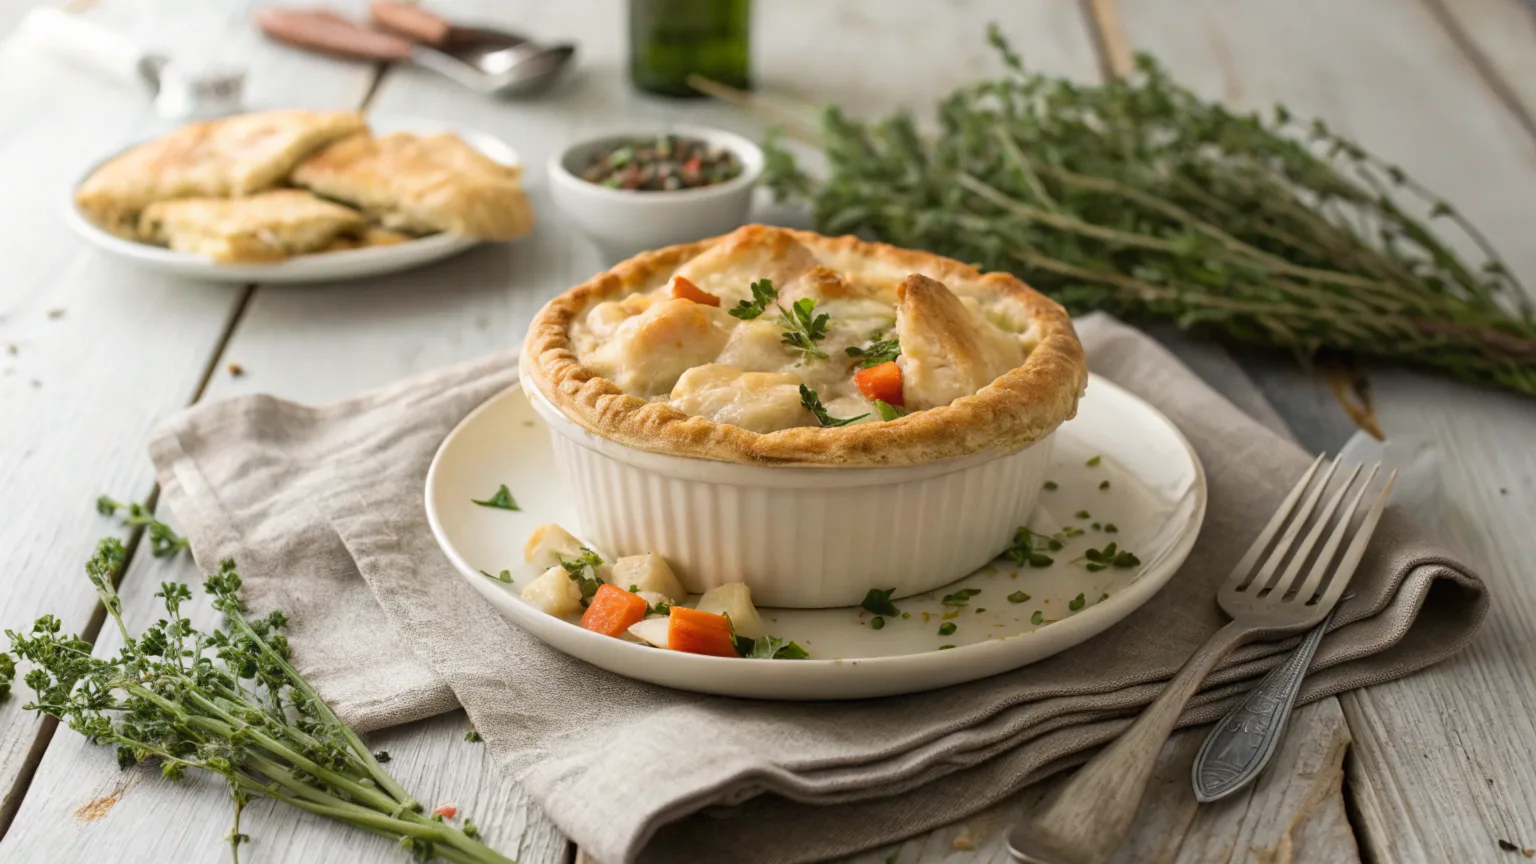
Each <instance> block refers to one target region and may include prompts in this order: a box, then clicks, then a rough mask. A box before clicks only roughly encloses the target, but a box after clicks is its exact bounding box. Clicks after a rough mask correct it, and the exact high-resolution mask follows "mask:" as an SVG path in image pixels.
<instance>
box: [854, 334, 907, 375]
mask: <svg viewBox="0 0 1536 864" xmlns="http://www.w3.org/2000/svg"><path fill="white" fill-rule="evenodd" d="M844 350H845V351H846V352H847V354H848V356H849V357H858V358H859V368H860V369H871V368H873V367H875V366H879V365H880V364H881V363H889V362H891V361H892V360H895V359H896V358H897V357H900V356H901V341H900V340H898V339H897V338H896V337H895V336H892V337H890V338H889V339H876V340H875V341H873V342H871V343H869V347H867V348H859V347H857V346H854V345H850V346H848V347H847V348H846V349H844Z"/></svg>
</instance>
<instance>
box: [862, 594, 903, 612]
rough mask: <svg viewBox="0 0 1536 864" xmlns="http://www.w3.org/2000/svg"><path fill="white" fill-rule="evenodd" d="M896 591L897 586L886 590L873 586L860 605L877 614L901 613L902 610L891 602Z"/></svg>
mask: <svg viewBox="0 0 1536 864" xmlns="http://www.w3.org/2000/svg"><path fill="white" fill-rule="evenodd" d="M895 592H896V589H895V588H887V589H885V590H884V591H882V590H880V589H879V588H871V589H869V593H867V594H865V595H864V602H863V603H860V604H859V606H860V607H862V608H864V609H865V610H867V611H869V612H871V613H873V614H875V615H900V614H901V610H900V609H897V608H896V604H895V603H892V602H891V595H892V594H894V593H895Z"/></svg>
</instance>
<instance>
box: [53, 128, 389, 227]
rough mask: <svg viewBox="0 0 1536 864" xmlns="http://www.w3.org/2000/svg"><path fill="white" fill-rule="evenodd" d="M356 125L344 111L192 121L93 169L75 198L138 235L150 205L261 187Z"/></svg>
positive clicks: (95, 215)
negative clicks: (140, 221)
mask: <svg viewBox="0 0 1536 864" xmlns="http://www.w3.org/2000/svg"><path fill="white" fill-rule="evenodd" d="M363 128H366V127H365V126H364V123H363V117H362V115H361V114H358V113H356V112H351V111H333V112H317V111H264V112H261V113H257V114H242V115H239V116H236V117H226V118H223V119H221V120H210V121H207V122H203V123H193V124H191V125H188V126H184V127H182V128H181V129H178V130H176V131H175V132H172V133H171V134H169V135H166V136H165V137H163V138H159V139H156V140H154V141H150V142H148V143H145V144H140V145H139V146H137V147H134V148H133V149H131V150H129V151H128V152H126V153H123V154H121V155H119V156H117V157H115V158H113V159H111V160H110V161H108V162H107V163H106V164H105V165H102V166H101V167H100V168H98V169H96V171H95V172H94V173H93V174H91V176H90V177H88V178H86V181H85V182H84V183H83V184H81V186H80V188H79V190H77V192H76V193H75V203H76V205H77V206H78V207H79V208H80V210H81V211H82V212H83V213H85V214H86V216H88V217H89V218H90V219H91V220H92V221H93V222H95V223H96V224H97V225H100V226H101V227H103V228H105V229H107V230H108V231H111V232H112V233H114V234H117V235H119V236H122V237H126V238H128V239H130V240H133V239H139V237H138V235H137V231H136V229H137V227H138V224H139V214H140V213H141V212H142V211H143V210H144V209H145V208H146V207H148V206H149V205H150V204H153V203H155V202H157V201H165V200H168V199H173V198H229V197H238V196H244V195H251V194H253V193H256V192H260V191H262V190H265V189H269V188H271V187H273V186H275V185H277V184H278V183H280V182H281V181H282V180H283V179H284V178H286V177H287V176H288V173H289V172H290V171H292V170H293V167H294V166H295V165H297V164H298V163H299V160H301V159H303V158H304V157H306V156H308V155H310V154H311V153H313V152H314V151H316V150H318V149H319V148H321V147H323V146H325V145H326V144H329V143H330V142H332V141H335V140H337V139H339V138H343V137H345V136H347V135H351V134H352V133H354V132H356V131H358V130H359V129H363Z"/></svg>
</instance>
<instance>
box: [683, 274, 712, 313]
mask: <svg viewBox="0 0 1536 864" xmlns="http://www.w3.org/2000/svg"><path fill="white" fill-rule="evenodd" d="M672 299H674V300H692V301H693V302H695V303H698V304H700V305H701V306H719V305H720V298H719V297H716V296H715V295H713V294H711V293H709V292H708V291H705V290H704V289H703V288H700V287H699V286H697V285H695V284H693V283H692V282H690V281H688V280H687V279H684V278H683V277H681V276H673V277H672Z"/></svg>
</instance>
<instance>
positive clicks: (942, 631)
mask: <svg viewBox="0 0 1536 864" xmlns="http://www.w3.org/2000/svg"><path fill="white" fill-rule="evenodd" d="M954 632H955V623H954V622H953V621H945V622H944V623H943V624H940V625H939V635H940V636H948V635H950V634H952V633H954Z"/></svg>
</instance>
